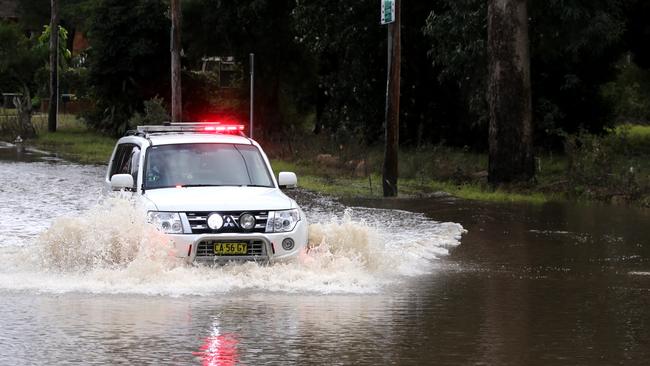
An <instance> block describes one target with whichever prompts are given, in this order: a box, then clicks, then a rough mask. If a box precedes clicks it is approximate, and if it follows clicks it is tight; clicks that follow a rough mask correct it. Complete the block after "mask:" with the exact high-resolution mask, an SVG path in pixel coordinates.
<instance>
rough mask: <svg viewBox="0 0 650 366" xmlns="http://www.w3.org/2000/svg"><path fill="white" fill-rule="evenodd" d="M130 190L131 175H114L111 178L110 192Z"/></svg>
mask: <svg viewBox="0 0 650 366" xmlns="http://www.w3.org/2000/svg"><path fill="white" fill-rule="evenodd" d="M131 188H133V176H132V175H131V174H114V175H113V176H112V177H111V189H112V190H114V191H119V190H121V189H131Z"/></svg>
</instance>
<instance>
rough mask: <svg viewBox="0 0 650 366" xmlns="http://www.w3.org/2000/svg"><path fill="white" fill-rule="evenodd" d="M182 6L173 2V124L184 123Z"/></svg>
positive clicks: (176, 0) (177, 2)
mask: <svg viewBox="0 0 650 366" xmlns="http://www.w3.org/2000/svg"><path fill="white" fill-rule="evenodd" d="M180 11H181V6H180V0H171V13H172V29H171V54H172V55H171V56H172V62H171V63H172V122H180V121H182V115H183V111H182V106H183V104H182V99H181V14H180Z"/></svg>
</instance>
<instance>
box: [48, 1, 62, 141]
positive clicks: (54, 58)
mask: <svg viewBox="0 0 650 366" xmlns="http://www.w3.org/2000/svg"><path fill="white" fill-rule="evenodd" d="M50 4H51V18H50V105H49V106H48V111H47V112H48V113H47V130H48V131H50V132H56V127H57V126H56V125H57V119H58V113H57V111H58V109H59V0H51V2H50Z"/></svg>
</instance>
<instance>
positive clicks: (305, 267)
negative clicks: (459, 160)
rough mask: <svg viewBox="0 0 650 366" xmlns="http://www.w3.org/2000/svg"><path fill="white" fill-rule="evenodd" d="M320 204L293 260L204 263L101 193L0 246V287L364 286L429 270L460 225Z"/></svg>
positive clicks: (364, 289)
mask: <svg viewBox="0 0 650 366" xmlns="http://www.w3.org/2000/svg"><path fill="white" fill-rule="evenodd" d="M327 204H330V205H331V206H330V207H329V208H330V210H324V211H321V213H320V214H314V215H313V216H314V218H312V217H311V216H310V214H309V213H308V214H307V216H308V217H309V218H310V220H312V221H316V222H315V223H312V224H311V225H310V227H309V249H308V250H306V251H305V252H303V253H301V255H300V256H299V257H298V258H297V259H296V260H295V261H293V262H287V263H278V264H274V265H259V264H257V263H231V264H226V265H223V266H218V267H208V266H193V265H189V264H187V263H186V262H185V261H184V260H181V259H177V258H175V257H173V256H172V255H171V249H172V244H171V243H170V241H169V239H168V238H167V237H166V236H165V235H163V234H161V233H160V232H158V231H157V230H156V229H155V228H154V227H153V226H152V225H150V224H147V223H146V214H145V210H144V209H143V208H141V207H139V206H138V205H137V204H135V203H134V202H132V201H130V200H126V199H123V198H115V197H114V198H109V199H106V200H104V201H103V202H101V203H99V204H98V205H97V206H95V207H93V208H91V209H89V210H87V211H85V212H82V213H80V214H76V215H74V216H64V217H60V218H57V219H55V220H54V221H53V222H52V224H51V226H50V228H49V229H47V230H46V231H44V232H43V233H42V234H41V235H40V236H38V238H37V239H36V240H35V243H33V244H31V245H25V246H24V247H22V248H17V247H14V248H12V249H11V250H0V263H1V264H3V266H2V267H3V269H0V289H5V290H12V291H36V292H47V293H66V292H85V293H126V294H147V295H168V296H183V295H201V296H203V295H210V294H218V293H227V292H233V291H250V290H254V291H281V292H316V293H374V292H378V291H380V290H381V289H382V288H383V287H385V286H390V285H392V284H396V283H399V282H400V281H403V280H404V279H406V278H408V277H410V276H415V275H418V274H421V273H424V272H427V271H430V270H431V269H432V266H433V264H432V263H433V262H432V261H433V260H435V259H436V258H438V257H440V256H443V255H446V254H447V253H448V249H449V248H450V247H453V246H456V245H458V244H459V240H460V236H461V235H462V233H463V231H464V230H463V228H462V227H461V226H460V225H458V224H451V223H437V222H435V221H431V220H429V219H426V218H425V217H424V216H422V215H419V214H413V213H409V212H405V211H393V210H370V209H360V208H359V209H350V208H342V210H340V209H341V207H338V206H336V204H335V203H332V202H329V203H327ZM321 207H322V205H321ZM326 213H327V214H329V215H326ZM326 216H329V217H326ZM404 222H408V223H409V225H408V229H406V228H405V227H406V226H404ZM4 264H11V265H4Z"/></svg>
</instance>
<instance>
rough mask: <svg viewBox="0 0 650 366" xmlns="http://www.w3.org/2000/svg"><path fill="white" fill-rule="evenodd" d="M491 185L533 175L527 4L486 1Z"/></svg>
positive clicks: (515, 0) (511, 0) (513, 0)
mask: <svg viewBox="0 0 650 366" xmlns="http://www.w3.org/2000/svg"><path fill="white" fill-rule="evenodd" d="M487 54H488V97H487V100H488V108H489V115H490V129H489V168H488V181H489V182H490V183H492V184H499V183H504V182H512V181H526V180H529V179H531V178H532V177H533V176H534V174H535V169H534V160H533V130H532V107H531V104H532V102H531V89H530V55H529V41H528V3H527V0H488V46H487Z"/></svg>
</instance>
